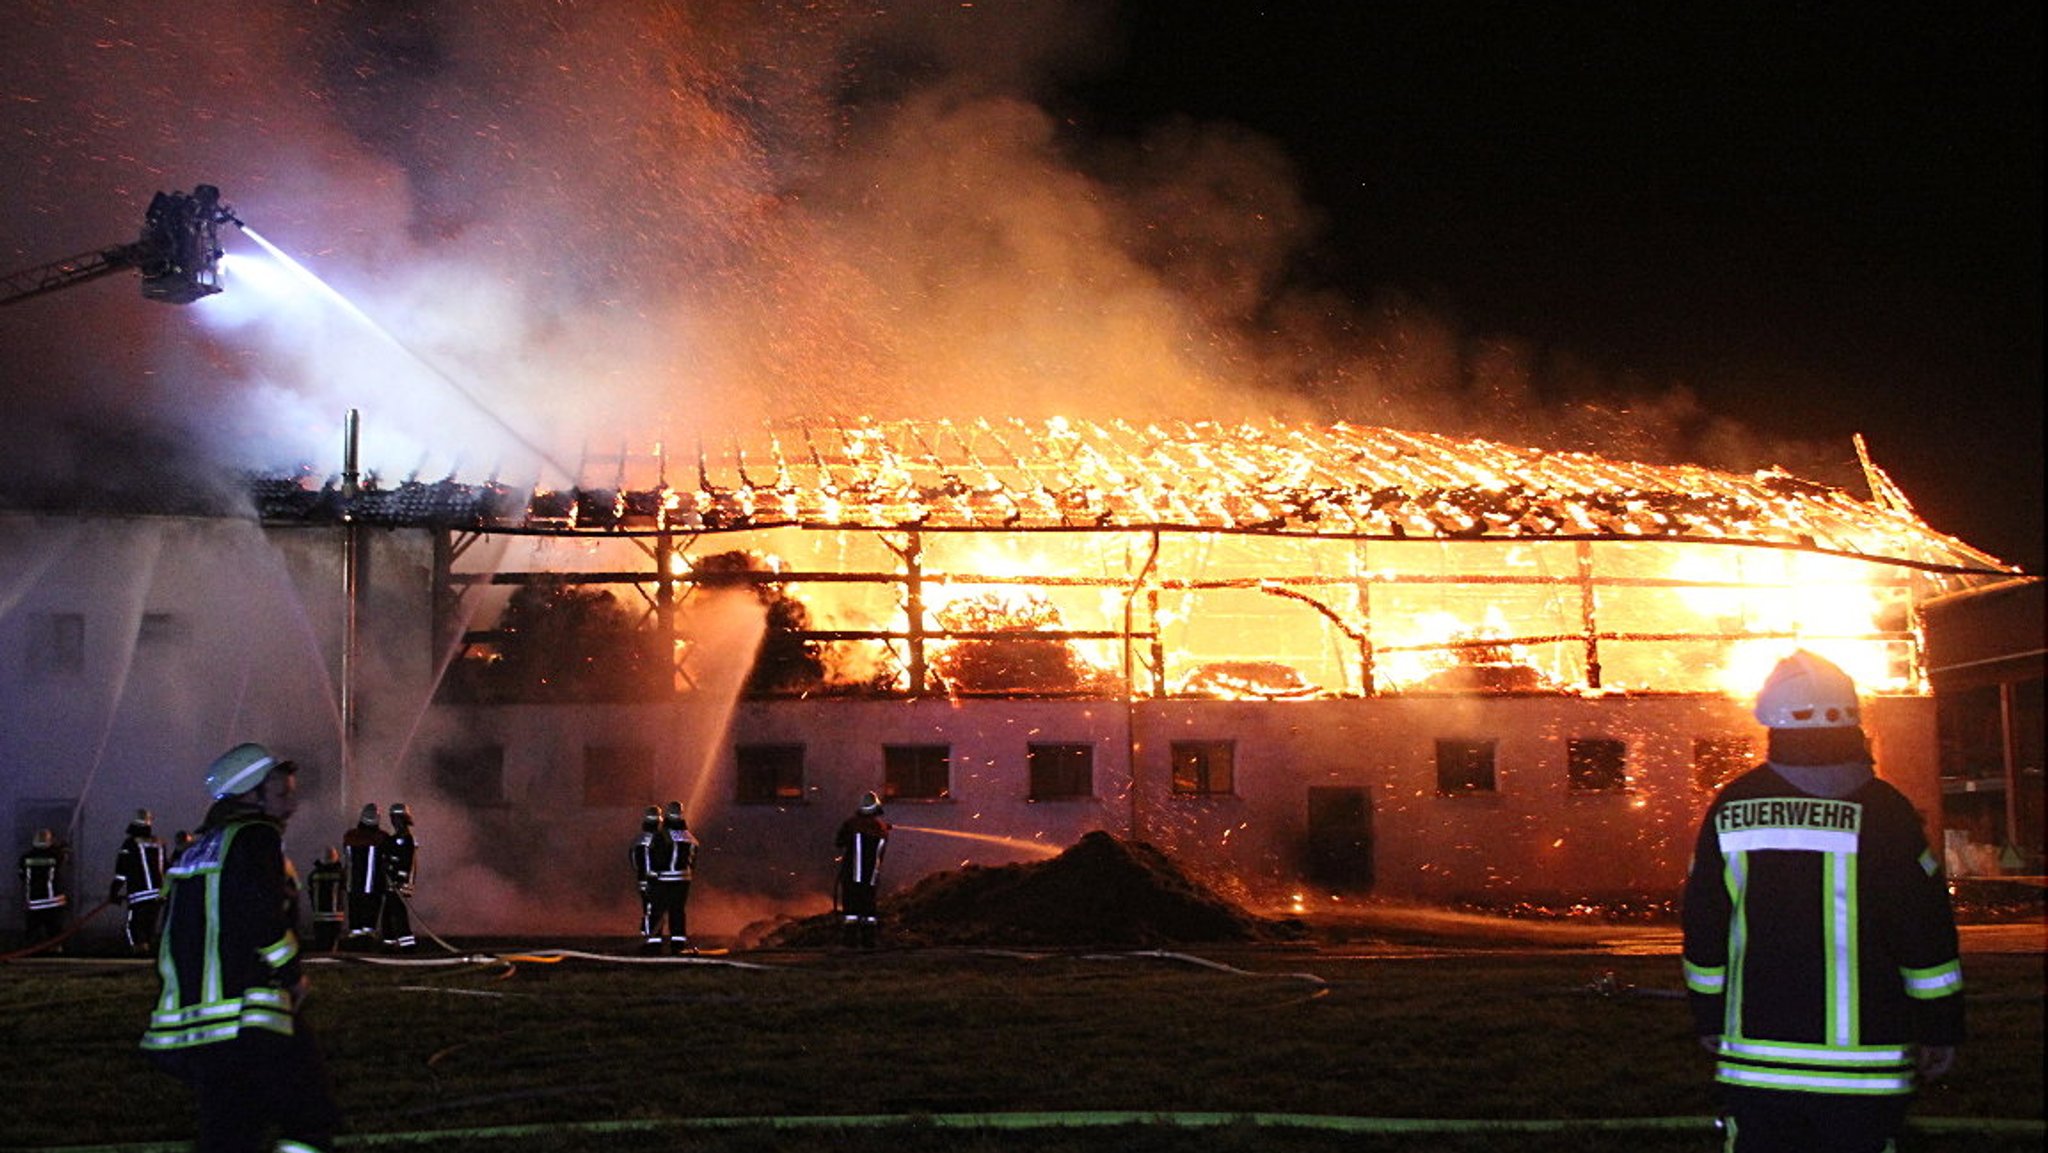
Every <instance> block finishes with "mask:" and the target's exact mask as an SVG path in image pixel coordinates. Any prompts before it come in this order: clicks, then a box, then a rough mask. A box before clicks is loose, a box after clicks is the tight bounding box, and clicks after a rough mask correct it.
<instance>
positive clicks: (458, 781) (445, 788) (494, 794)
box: [434, 745, 505, 805]
mask: <svg viewBox="0 0 2048 1153" xmlns="http://www.w3.org/2000/svg"><path fill="white" fill-rule="evenodd" d="M434 788H435V789H436V790H438V791H439V792H440V793H441V794H442V795H443V796H445V797H447V798H448V799H449V800H452V801H458V802H460V803H462V804H464V805H502V804H504V803H505V748H504V746H503V745H480V746H477V747H474V748H466V749H440V750H437V751H436V752H435V753H434Z"/></svg>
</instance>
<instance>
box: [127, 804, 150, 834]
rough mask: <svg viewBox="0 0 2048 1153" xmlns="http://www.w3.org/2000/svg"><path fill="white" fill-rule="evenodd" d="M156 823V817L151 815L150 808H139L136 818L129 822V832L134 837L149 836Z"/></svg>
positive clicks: (136, 811)
mask: <svg viewBox="0 0 2048 1153" xmlns="http://www.w3.org/2000/svg"><path fill="white" fill-rule="evenodd" d="M155 823H156V818H154V817H152V816H150V815H149V810H148V809H137V810H135V819H134V820H132V821H129V822H128V834H129V835H130V836H134V837H147V836H149V834H150V831H151V826H152V825H154V824H155Z"/></svg>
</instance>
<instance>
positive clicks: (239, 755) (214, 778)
mask: <svg viewBox="0 0 2048 1153" xmlns="http://www.w3.org/2000/svg"><path fill="white" fill-rule="evenodd" d="M290 763H291V762H290V761H284V760H279V759H278V758H277V757H276V756H274V755H272V753H271V751H270V750H269V749H266V748H264V747H263V746H262V745H258V744H253V743H250V744H240V745H236V746H235V747H234V748H232V749H229V750H228V751H227V752H225V753H222V754H221V755H220V756H218V757H215V758H214V760H213V764H211V765H209V766H207V769H206V795H207V796H209V797H212V798H213V799H214V800H216V801H218V800H220V799H221V798H223V797H232V796H234V795H236V794H238V793H246V792H248V791H249V790H250V789H253V788H255V787H256V786H257V785H260V784H262V783H263V778H265V777H267V776H269V775H270V770H272V769H275V768H277V767H278V766H280V765H289V764H290Z"/></svg>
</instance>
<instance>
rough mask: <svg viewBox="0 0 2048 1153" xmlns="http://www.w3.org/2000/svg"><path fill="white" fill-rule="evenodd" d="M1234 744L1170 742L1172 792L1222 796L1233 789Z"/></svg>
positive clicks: (1235, 753) (1234, 776)
mask: <svg viewBox="0 0 2048 1153" xmlns="http://www.w3.org/2000/svg"><path fill="white" fill-rule="evenodd" d="M1236 760H1237V747H1236V743H1235V742H1232V741H1175V742H1173V791H1174V792H1176V793H1185V794H1189V795H1192V796H1217V795H1225V794H1228V793H1230V792H1232V791H1234V790H1235V789H1236V788H1237V771H1236Z"/></svg>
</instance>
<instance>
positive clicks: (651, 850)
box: [647, 801, 697, 953]
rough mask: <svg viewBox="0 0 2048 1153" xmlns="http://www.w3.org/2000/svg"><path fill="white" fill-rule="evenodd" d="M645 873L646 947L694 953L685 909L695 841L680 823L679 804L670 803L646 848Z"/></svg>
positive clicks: (686, 825) (686, 824)
mask: <svg viewBox="0 0 2048 1153" xmlns="http://www.w3.org/2000/svg"><path fill="white" fill-rule="evenodd" d="M647 869H648V903H649V905H650V909H649V915H648V920H647V943H648V945H649V947H651V948H654V949H660V948H663V947H664V946H665V947H666V948H667V950H668V951H669V952H670V953H682V952H694V951H695V950H694V949H692V948H691V947H690V930H689V926H688V918H687V916H686V915H685V909H686V907H687V906H688V904H689V902H690V881H691V880H692V879H693V878H694V877H695V876H696V871H697V837H696V834H694V833H692V832H690V825H689V822H687V821H685V820H684V819H683V803H682V802H681V801H670V802H669V803H668V809H667V811H666V812H664V813H663V814H662V817H661V828H660V829H659V830H657V831H656V832H655V834H654V839H653V843H652V844H650V845H649V846H648V851H647ZM664 923H666V930H667V931H666V935H664V933H663V929H664Z"/></svg>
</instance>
